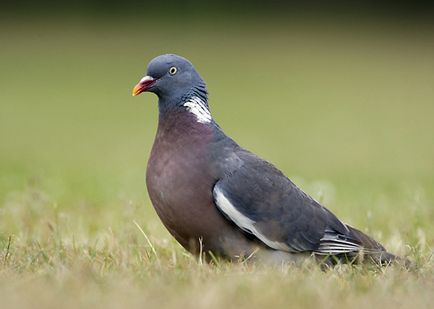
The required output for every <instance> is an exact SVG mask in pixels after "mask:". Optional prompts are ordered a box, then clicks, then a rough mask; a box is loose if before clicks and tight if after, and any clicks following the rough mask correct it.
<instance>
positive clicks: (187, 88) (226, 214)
mask: <svg viewBox="0 0 434 309" xmlns="http://www.w3.org/2000/svg"><path fill="white" fill-rule="evenodd" d="M145 91H149V92H153V93H155V94H156V95H157V96H158V109H159V120H158V129H157V134H156V137H155V141H154V145H153V147H152V151H151V155H150V158H149V162H148V167H147V172H146V184H147V188H148V192H149V196H150V198H151V201H152V204H153V206H154V208H155V210H156V212H157V214H158V216H159V217H160V219H161V221H162V222H163V224H164V225H165V226H166V228H167V229H168V230H169V232H170V233H171V234H172V235H173V236H174V237H175V238H176V240H177V241H178V242H179V243H180V244H181V245H182V246H183V247H184V248H185V249H187V250H188V251H190V252H191V253H193V254H199V253H200V252H203V253H209V252H211V253H212V254H213V255H215V256H220V257H224V258H228V259H231V260H239V259H243V258H249V259H254V260H259V261H262V262H264V263H276V264H277V263H283V262H297V261H301V260H304V259H306V258H308V257H310V256H314V257H316V258H317V259H320V260H321V261H328V262H330V263H333V262H335V261H342V262H347V261H351V262H354V261H357V262H358V261H361V260H365V261H366V260H370V261H374V262H375V263H378V264H385V263H390V262H392V261H394V260H395V259H397V257H395V256H394V255H393V254H390V253H388V252H387V251H386V250H385V249H384V247H383V246H382V245H381V244H379V243H378V242H377V241H375V240H374V239H372V238H371V237H369V236H367V235H366V234H364V233H362V232H361V231H359V230H357V229H355V228H353V227H351V226H349V225H347V224H345V223H343V222H342V221H340V220H339V219H338V218H337V217H336V216H335V215H334V214H333V213H331V212H330V211H329V210H328V209H327V208H325V207H323V206H322V205H320V204H319V203H318V202H317V201H315V200H314V199H313V198H311V197H310V196H309V195H307V194H306V193H304V192H303V191H302V190H301V189H299V188H298V187H297V186H296V185H295V184H294V183H292V182H291V180H289V179H288V178H287V177H286V176H285V175H284V174H283V173H282V172H281V171H280V170H278V169H277V168H276V167H275V166H273V165H272V164H270V163H268V162H267V161H265V160H263V159H261V158H259V157H258V156H256V155H255V154H253V153H252V152H250V151H248V150H246V149H244V148H242V147H240V146H239V145H238V144H237V143H236V142H235V141H234V140H232V139H231V138H230V137H228V136H227V135H226V134H225V133H224V132H223V131H222V129H221V128H220V127H219V126H218V124H217V123H216V122H215V120H214V119H213V118H212V116H211V113H210V110H209V106H208V94H207V89H206V85H205V82H204V81H203V79H202V78H201V77H200V75H199V73H198V72H197V71H196V70H195V68H194V67H193V65H192V64H191V63H190V62H189V61H188V60H187V59H185V58H183V57H180V56H177V55H173V54H167V55H161V56H158V57H156V58H154V59H153V60H152V61H151V62H150V63H149V65H148V68H147V74H146V76H145V77H143V78H142V79H141V80H140V82H139V83H138V84H137V85H136V86H135V87H134V89H133V95H134V96H136V95H138V94H140V93H142V92H145Z"/></svg>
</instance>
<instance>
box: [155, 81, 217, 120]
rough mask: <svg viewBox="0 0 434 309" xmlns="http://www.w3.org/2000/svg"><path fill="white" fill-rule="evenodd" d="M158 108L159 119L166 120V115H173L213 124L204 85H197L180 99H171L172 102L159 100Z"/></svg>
mask: <svg viewBox="0 0 434 309" xmlns="http://www.w3.org/2000/svg"><path fill="white" fill-rule="evenodd" d="M158 106H159V112H160V119H164V118H166V117H167V116H168V114H172V113H175V114H186V115H191V116H194V118H193V119H194V120H195V122H198V123H202V124H207V123H212V122H213V119H212V116H211V112H210V110H209V106H208V93H207V91H206V88H205V85H199V86H198V87H194V88H192V89H190V90H189V91H188V92H187V93H186V94H184V95H182V96H180V97H177V98H172V102H170V101H168V100H164V99H163V98H160V102H159V104H158Z"/></svg>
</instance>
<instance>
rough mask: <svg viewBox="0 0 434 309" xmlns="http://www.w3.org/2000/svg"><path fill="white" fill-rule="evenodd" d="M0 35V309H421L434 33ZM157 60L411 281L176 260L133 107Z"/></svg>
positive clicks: (142, 121) (16, 27)
mask: <svg viewBox="0 0 434 309" xmlns="http://www.w3.org/2000/svg"><path fill="white" fill-rule="evenodd" d="M145 29H152V31H146V30H145ZM0 36H1V37H2V38H3V39H2V41H3V42H6V44H2V48H1V49H0V69H1V70H0V71H1V73H0V85H1V91H0V108H1V113H0V141H1V143H0V299H1V307H4V308H19V307H32V308H59V307H62V308H69V307H70V308H77V307H83V308H118V307H131V308H134V307H150V308H154V307H159V308H174V307H186V308H204V307H206V308H221V307H227V308H235V307H238V308H263V307H265V306H273V307H276V308H277V307H291V308H316V307H323V308H344V307H348V306H351V307H354V308H366V307H368V306H369V307H375V308H380V307H386V306H394V307H402V308H412V307H415V308H416V307H418V308H429V307H431V305H432V302H433V301H434V292H433V291H434V270H433V266H434V260H433V256H432V254H433V243H434V227H433V224H432V222H434V176H433V175H434V142H433V141H434V139H433V132H434V122H433V121H432V115H434V104H433V102H434V88H433V87H432V85H433V84H434V45H433V44H432V40H431V39H430V38H431V37H432V32H431V31H430V30H427V29H425V30H418V31H416V30H405V31H403V29H399V28H379V29H376V28H375V27H372V28H363V29H362V28H358V27H356V26H355V27H353V28H348V27H344V28H341V27H336V26H332V25H328V26H327V27H325V26H322V25H314V24H307V23H306V24H305V23H300V22H295V23H287V24H286V23H278V22H275V23H272V24H270V25H269V26H266V27H263V26H261V27H259V26H258V25H257V24H249V23H247V24H244V25H243V26H241V27H239V26H237V27H235V26H234V25H233V24H231V22H228V23H227V24H223V23H220V24H214V23H201V22H197V24H195V23H194V22H190V23H183V24H182V26H180V27H172V26H171V24H170V23H168V24H159V25H158V27H156V25H155V24H153V23H149V24H146V23H143V22H138V21H134V20H132V21H125V20H123V21H121V20H119V21H112V22H111V23H108V22H106V21H104V20H100V21H89V20H81V21H79V22H78V21H76V20H66V21H60V20H57V21H55V20H49V21H45V22H43V21H13V20H2V21H1V27H0ZM163 52H176V53H180V54H182V55H185V56H187V57H188V58H190V59H191V60H192V61H193V62H194V63H195V65H196V67H197V68H198V69H199V70H200V72H201V74H202V75H203V76H204V78H205V79H206V80H207V82H208V86H209V90H210V93H211V106H212V111H213V114H214V116H215V118H216V119H217V120H218V122H219V123H220V125H221V126H222V127H223V128H224V129H225V130H226V132H227V133H228V134H229V135H231V136H232V137H234V138H235V139H236V140H237V141H239V142H240V143H241V144H242V145H243V146H245V147H247V148H249V149H251V150H253V151H254V152H256V153H258V154H260V155H261V156H262V157H265V158H267V159H268V160H270V161H272V162H273V163H275V164H276V165H277V166H278V167H279V168H281V169H282V170H283V171H284V172H285V173H286V174H287V175H288V176H290V177H291V178H292V179H293V180H294V181H295V182H296V183H297V184H298V185H299V186H301V187H302V188H303V189H304V190H305V191H307V192H308V193H310V194H311V195H313V196H314V197H315V198H317V199H319V200H320V201H322V202H323V203H324V204H326V205H327V207H328V208H330V209H331V210H332V211H333V212H334V213H336V214H337V215H338V216H339V217H340V218H342V219H343V220H344V221H346V222H348V223H350V224H352V225H354V226H357V227H359V228H361V229H362V230H364V231H366V232H368V233H369V234H371V235H373V236H375V237H376V238H377V239H378V240H380V241H381V242H382V243H383V244H384V245H385V246H386V247H387V248H388V249H389V250H390V251H391V252H394V253H397V254H401V255H407V256H409V257H410V258H411V259H412V260H414V261H416V262H417V264H418V269H417V270H414V271H407V270H403V269H401V268H399V267H388V268H384V269H376V268H372V267H364V266H360V267H348V266H338V267H337V268H336V269H333V270H330V271H326V272H323V271H321V270H320V269H318V268H317V267H316V266H313V265H310V264H306V265H304V266H303V267H300V268H294V267H281V268H264V267H262V266H261V265H248V264H244V263H241V264H230V263H227V262H224V261H217V262H216V263H212V264H204V263H202V262H201V261H200V260H197V259H196V258H194V257H192V256H190V255H189V254H188V253H186V252H185V251H184V250H183V249H182V248H181V247H180V246H179V245H178V244H177V243H176V242H175V241H174V240H173V239H172V238H171V237H170V235H169V234H168V233H167V231H166V230H165V229H164V228H163V226H162V225H161V223H160V222H159V220H158V218H157V216H156V214H155V213H154V211H153V209H152V206H151V204H150V202H149V199H148V197H147V195H146V189H145V186H144V181H143V175H144V171H145V166H146V161H147V156H148V154H149V150H150V147H151V145H152V141H153V137H154V132H155V127H156V120H157V114H156V113H157V112H156V106H155V101H156V100H155V98H154V97H152V96H150V95H143V96H141V97H139V98H132V97H131V96H130V90H131V88H132V86H133V85H134V84H135V83H136V82H137V80H138V79H139V78H140V77H141V76H142V75H143V74H144V71H145V69H144V65H145V63H146V62H147V61H148V60H149V59H150V58H151V57H153V56H155V55H157V54H160V53H163Z"/></svg>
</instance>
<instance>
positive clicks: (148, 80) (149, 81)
mask: <svg viewBox="0 0 434 309" xmlns="http://www.w3.org/2000/svg"><path fill="white" fill-rule="evenodd" d="M155 81H156V79H155V78H153V77H151V76H145V77H143V78H142V79H141V80H140V82H139V83H138V84H137V85H136V86H135V87H134V88H133V97H135V96H136V95H139V94H141V93H142V92H145V91H148V90H149V88H151V87H152V86H153V85H154V84H155Z"/></svg>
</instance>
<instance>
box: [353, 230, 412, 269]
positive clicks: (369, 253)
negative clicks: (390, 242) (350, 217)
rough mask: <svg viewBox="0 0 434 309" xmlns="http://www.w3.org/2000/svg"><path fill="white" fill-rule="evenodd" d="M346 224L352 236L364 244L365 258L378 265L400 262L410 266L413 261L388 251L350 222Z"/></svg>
mask: <svg viewBox="0 0 434 309" xmlns="http://www.w3.org/2000/svg"><path fill="white" fill-rule="evenodd" d="M346 226H347V227H348V229H349V230H350V234H351V236H352V237H354V238H355V239H357V240H358V241H359V242H360V244H361V245H362V247H363V256H364V257H365V258H368V259H371V260H372V261H373V262H374V263H376V264H378V265H388V264H391V263H393V262H398V263H402V264H403V265H404V266H406V267H408V266H410V264H411V262H410V261H409V260H408V259H406V258H401V257H399V256H396V255H394V254H392V253H389V252H387V250H386V249H385V248H384V247H383V246H382V245H381V244H380V243H379V242H378V241H376V240H375V239H373V238H372V237H370V236H368V235H366V234H365V233H363V232H362V231H360V230H358V229H356V228H354V227H352V226H350V225H348V224H347V225H346Z"/></svg>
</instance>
